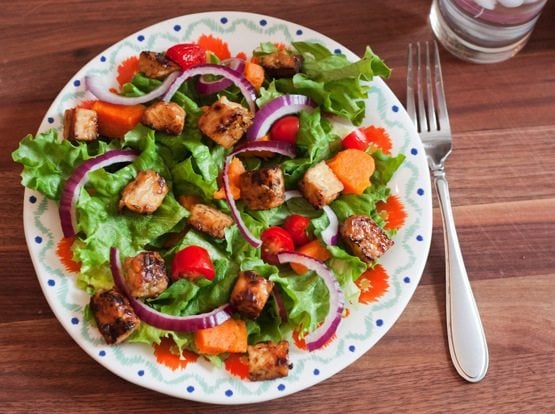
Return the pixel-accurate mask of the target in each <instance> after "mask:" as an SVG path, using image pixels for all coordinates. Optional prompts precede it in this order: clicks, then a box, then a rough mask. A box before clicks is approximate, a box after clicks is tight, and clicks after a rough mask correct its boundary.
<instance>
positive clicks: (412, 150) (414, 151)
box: [410, 148, 418, 155]
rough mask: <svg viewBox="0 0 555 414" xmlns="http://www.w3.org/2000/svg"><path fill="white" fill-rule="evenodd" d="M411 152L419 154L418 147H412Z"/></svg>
mask: <svg viewBox="0 0 555 414" xmlns="http://www.w3.org/2000/svg"><path fill="white" fill-rule="evenodd" d="M410 153H411V154H412V155H417V154H418V150H417V149H416V148H412V149H411V150H410Z"/></svg>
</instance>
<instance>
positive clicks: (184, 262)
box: [172, 246, 216, 280]
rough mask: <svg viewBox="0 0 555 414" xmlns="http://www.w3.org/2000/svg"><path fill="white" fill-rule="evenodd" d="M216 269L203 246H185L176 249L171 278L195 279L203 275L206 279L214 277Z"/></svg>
mask: <svg viewBox="0 0 555 414" xmlns="http://www.w3.org/2000/svg"><path fill="white" fill-rule="evenodd" d="M215 275H216V271H215V270H214V265H213V264H212V260H211V259H210V255H209V254H208V252H207V251H206V249H205V248H203V247H200V246H187V247H185V248H184V249H182V250H180V251H178V252H177V253H176V254H175V256H174V258H173V262H172V278H173V280H178V279H182V278H185V279H196V278H199V277H205V278H206V279H208V280H212V279H214V276H215Z"/></svg>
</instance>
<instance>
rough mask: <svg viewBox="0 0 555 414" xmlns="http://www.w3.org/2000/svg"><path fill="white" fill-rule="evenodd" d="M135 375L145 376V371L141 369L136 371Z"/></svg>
mask: <svg viewBox="0 0 555 414" xmlns="http://www.w3.org/2000/svg"><path fill="white" fill-rule="evenodd" d="M137 375H138V376H139V377H142V376H143V375H145V371H144V370H143V369H140V370H138V371H137Z"/></svg>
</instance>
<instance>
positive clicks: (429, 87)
mask: <svg viewBox="0 0 555 414" xmlns="http://www.w3.org/2000/svg"><path fill="white" fill-rule="evenodd" d="M433 84H434V83H433V81H432V67H431V64H430V45H429V43H428V42H426V97H427V100H428V126H429V128H430V131H435V130H437V129H438V126H437V121H436V110H435V105H434V91H433Z"/></svg>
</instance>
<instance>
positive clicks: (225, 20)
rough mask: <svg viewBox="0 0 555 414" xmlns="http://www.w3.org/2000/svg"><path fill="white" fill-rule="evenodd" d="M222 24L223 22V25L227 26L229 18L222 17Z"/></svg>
mask: <svg viewBox="0 0 555 414" xmlns="http://www.w3.org/2000/svg"><path fill="white" fill-rule="evenodd" d="M220 22H221V23H222V24H226V23H227V22H228V20H227V17H222V18H221V19H220Z"/></svg>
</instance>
